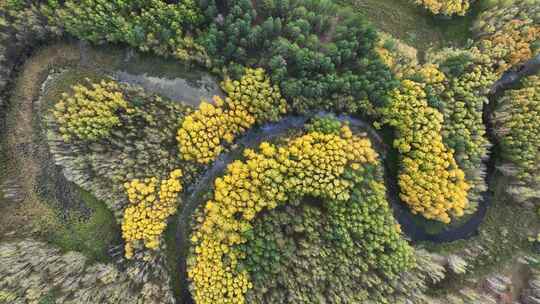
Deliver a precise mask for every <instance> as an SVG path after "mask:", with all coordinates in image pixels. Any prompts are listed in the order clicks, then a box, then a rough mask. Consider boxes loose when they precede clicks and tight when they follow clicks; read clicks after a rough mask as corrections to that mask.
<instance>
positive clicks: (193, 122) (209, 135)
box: [177, 68, 286, 164]
mask: <svg viewBox="0 0 540 304" xmlns="http://www.w3.org/2000/svg"><path fill="white" fill-rule="evenodd" d="M222 86H223V88H224V90H225V92H226V93H227V95H228V97H227V98H226V99H225V101H223V100H222V99H221V98H220V97H218V96H215V97H214V105H212V104H209V103H206V102H203V103H201V105H200V107H199V110H198V111H195V112H194V113H192V114H191V115H189V116H187V117H186V118H185V119H184V121H183V123H182V126H181V128H180V129H179V130H178V135H177V140H178V143H179V146H180V152H181V153H182V157H183V158H184V159H185V160H195V161H197V162H199V163H202V164H208V163H210V162H212V161H213V160H214V159H216V157H217V156H218V155H219V154H220V153H221V151H222V150H223V146H222V143H223V141H224V142H226V143H232V141H233V140H234V138H235V137H236V136H237V135H238V134H241V133H243V132H244V131H245V130H247V129H249V128H250V127H251V126H253V125H254V124H255V123H263V122H266V121H271V120H277V119H278V118H279V116H280V114H283V113H285V112H286V102H285V99H283V98H282V97H281V93H280V91H279V88H278V87H277V86H275V85H274V86H273V85H272V84H271V83H270V80H269V78H268V77H267V76H266V74H265V72H264V70H263V69H250V68H246V70H245V75H244V76H243V77H242V78H241V79H240V80H239V81H231V80H226V81H224V82H223V85H222Z"/></svg>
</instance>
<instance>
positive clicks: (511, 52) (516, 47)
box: [479, 19, 540, 75]
mask: <svg viewBox="0 0 540 304" xmlns="http://www.w3.org/2000/svg"><path fill="white" fill-rule="evenodd" d="M537 41H540V25H536V24H530V23H529V22H528V21H525V20H519V19H513V20H510V21H508V22H506V23H505V24H504V25H503V26H502V28H501V29H500V30H498V31H497V32H495V33H493V34H492V35H490V36H487V37H485V38H483V39H482V40H480V42H479V48H480V49H481V51H482V52H483V53H485V54H487V55H488V56H489V57H490V58H491V60H492V64H493V65H494V66H495V73H497V74H498V75H500V74H502V73H503V72H504V71H506V70H508V69H509V68H510V67H512V66H514V65H516V64H520V63H523V62H525V61H527V60H529V59H531V58H532V56H533V52H532V48H531V45H532V44H533V43H534V42H537Z"/></svg>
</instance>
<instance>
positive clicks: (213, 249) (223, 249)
mask: <svg viewBox="0 0 540 304" xmlns="http://www.w3.org/2000/svg"><path fill="white" fill-rule="evenodd" d="M244 156H245V157H246V158H247V160H246V161H245V162H241V161H236V162H234V163H232V164H230V165H229V167H228V168H227V174H226V175H225V176H224V177H223V178H218V179H216V181H215V192H214V193H215V194H214V198H213V199H212V200H209V201H208V202H207V203H206V205H205V209H204V217H201V218H199V219H198V220H199V222H200V223H199V226H198V227H197V228H196V229H195V232H194V233H193V236H192V239H191V241H192V243H193V245H194V246H195V260H193V261H192V262H193V263H191V265H190V267H189V269H188V276H189V278H190V279H191V280H192V282H194V285H195V293H194V297H195V302H196V303H199V304H210V303H212V304H216V303H245V299H244V295H245V293H246V292H247V290H248V289H249V288H252V284H251V282H250V280H249V277H248V273H247V272H246V271H245V270H238V269H237V266H238V262H239V260H241V259H243V258H245V256H238V255H239V253H235V252H237V251H234V250H231V247H232V246H236V245H239V244H242V243H244V242H245V241H246V240H245V239H244V237H243V233H244V232H246V231H247V230H249V229H251V224H250V222H251V221H252V220H253V219H254V218H255V217H256V215H257V214H258V213H260V212H261V211H263V210H265V209H266V210H271V209H274V208H276V207H277V206H278V205H279V204H284V203H286V202H287V200H288V196H289V195H290V194H293V193H294V194H300V195H301V194H305V195H313V196H322V197H326V198H330V199H337V200H343V201H345V200H348V199H349V198H350V194H349V192H350V190H351V187H352V183H351V182H350V181H348V180H346V179H344V178H342V174H343V172H344V171H345V169H346V168H347V166H351V167H352V168H353V169H354V168H357V169H358V168H359V167H360V166H361V165H362V164H365V163H372V164H375V163H377V154H376V152H375V151H374V150H373V149H372V148H371V144H370V142H369V140H367V139H363V138H358V137H354V136H353V135H352V132H351V130H350V129H349V128H348V127H346V126H344V127H343V128H342V129H341V134H324V133H319V132H311V133H308V134H306V135H304V136H301V137H298V138H296V139H293V140H291V141H290V142H289V144H288V145H287V146H286V147H276V146H274V145H271V144H269V143H262V144H261V145H260V153H257V152H255V151H253V150H250V149H247V150H245V152H244ZM240 254H241V253H240Z"/></svg>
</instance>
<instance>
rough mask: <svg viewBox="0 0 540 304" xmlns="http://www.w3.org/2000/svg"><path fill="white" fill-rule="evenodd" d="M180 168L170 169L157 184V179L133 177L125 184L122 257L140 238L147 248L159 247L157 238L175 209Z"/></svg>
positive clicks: (127, 253) (180, 187) (129, 256)
mask: <svg viewBox="0 0 540 304" xmlns="http://www.w3.org/2000/svg"><path fill="white" fill-rule="evenodd" d="M181 177H182V171H181V170H180V169H176V170H174V171H172V172H171V173H170V175H169V178H168V179H166V180H162V181H161V182H160V184H159V188H158V183H157V182H158V181H157V178H155V177H152V178H146V179H144V180H142V181H141V180H138V179H134V180H132V181H131V182H128V183H125V184H124V187H125V189H126V192H127V196H128V200H129V202H130V204H131V205H130V206H129V207H127V208H126V210H125V211H124V219H123V221H122V237H123V238H124V240H125V242H126V245H125V249H126V257H127V258H131V257H132V256H133V249H134V245H135V243H136V242H137V241H139V240H142V241H143V242H144V246H145V247H146V248H149V249H156V248H158V247H159V237H160V236H161V234H162V233H163V231H164V230H165V227H166V221H167V218H168V217H169V216H171V215H173V214H174V213H175V212H176V208H177V203H176V199H177V197H178V193H179V192H181V191H182V184H181V181H180V178H181Z"/></svg>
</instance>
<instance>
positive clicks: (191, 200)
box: [177, 54, 540, 303]
mask: <svg viewBox="0 0 540 304" xmlns="http://www.w3.org/2000/svg"><path fill="white" fill-rule="evenodd" d="M538 71H540V54H539V55H537V56H536V57H534V58H533V59H531V60H529V61H528V62H526V63H525V64H523V65H521V66H519V67H518V68H517V69H515V70H510V71H508V72H506V73H504V75H503V76H502V77H501V79H499V80H498V81H497V82H495V83H494V84H493V86H492V88H491V90H490V94H489V96H488V97H489V104H488V105H487V106H485V107H484V112H483V120H484V124H485V125H486V126H487V134H488V137H489V139H490V141H491V142H492V143H493V146H492V148H491V151H490V153H489V155H490V157H489V159H488V160H487V161H486V167H487V174H486V179H489V177H491V176H493V174H494V173H495V170H496V168H495V159H496V157H494V156H493V151H494V150H496V148H497V140H496V137H495V136H494V134H493V132H492V123H491V113H492V110H493V108H494V107H495V104H496V100H497V97H498V96H500V95H501V94H502V93H503V92H504V90H506V89H508V88H511V87H513V86H515V85H516V84H517V83H519V81H520V80H521V78H523V77H526V76H529V75H533V74H536V73H537V72H538ZM329 114H330V113H326V112H319V113H316V115H329ZM312 116H313V115H310V116H286V117H284V118H283V119H282V120H280V121H279V122H276V123H268V124H265V125H262V126H260V127H257V128H253V129H251V130H249V131H248V132H247V133H246V134H245V135H244V136H242V137H241V138H240V139H238V140H237V141H236V144H235V148H234V149H231V151H230V152H228V153H225V154H222V155H220V156H219V157H218V159H217V160H216V161H214V162H213V163H212V165H211V166H210V167H209V168H208V169H207V170H206V172H205V174H204V175H202V176H201V177H200V178H199V179H198V180H197V181H196V182H195V183H194V184H193V185H191V186H189V187H188V188H187V189H186V191H184V197H183V204H184V205H183V208H182V211H181V212H180V213H179V215H178V222H179V225H178V228H177V242H178V246H179V247H178V248H180V252H179V254H180V256H181V257H180V259H179V260H180V265H179V268H180V273H181V274H182V278H181V281H182V282H181V283H182V286H184V290H183V298H184V300H185V302H187V303H189V299H191V297H190V295H189V290H187V286H188V285H189V284H188V282H187V278H186V277H185V276H186V270H187V265H186V257H187V254H188V250H189V247H188V246H189V241H188V232H189V230H190V227H189V224H190V221H191V215H192V214H193V212H194V211H195V210H196V209H197V207H198V206H200V205H201V204H202V203H204V194H205V193H206V192H207V191H208V189H209V185H211V183H213V181H214V179H215V178H216V177H218V176H221V175H223V174H224V172H225V170H226V168H227V165H228V164H230V163H231V162H233V161H234V160H236V159H238V158H239V155H240V154H241V150H243V149H245V148H255V147H257V146H258V144H260V143H261V142H263V141H271V140H272V139H275V138H279V137H282V136H284V135H286V134H287V133H289V132H291V130H301V129H302V128H303V127H304V124H305V123H306V122H307V121H308V120H309V119H310V117H312ZM338 119H339V120H340V121H346V122H348V123H349V125H350V126H351V129H353V131H354V132H355V133H357V134H358V133H365V134H366V135H367V137H368V138H369V139H370V140H371V143H372V145H373V146H374V148H375V149H376V150H377V152H378V154H379V157H380V158H381V159H382V160H383V163H384V178H385V184H386V189H387V199H388V201H389V203H390V204H391V206H392V209H393V212H394V216H395V218H396V220H397V221H398V222H399V224H400V225H401V227H402V230H403V232H404V233H405V235H406V236H407V237H408V238H409V239H410V240H411V241H412V242H424V241H427V242H434V243H444V242H453V241H456V240H460V239H466V238H470V237H472V236H474V235H476V234H477V233H478V227H479V225H480V224H481V223H482V221H483V219H484V217H485V215H486V212H487V209H488V207H489V204H490V198H491V196H492V193H491V190H490V189H489V188H488V190H487V191H485V192H484V193H482V200H481V201H480V203H479V206H478V208H477V210H476V211H475V212H474V214H472V215H471V216H470V217H469V219H468V220H467V221H465V222H464V223H462V224H461V225H459V226H457V227H453V228H450V229H447V230H444V231H441V232H439V233H430V232H428V231H427V230H426V228H425V227H423V226H420V225H418V223H417V222H416V221H415V216H414V215H413V214H412V213H411V212H410V210H409V208H408V207H407V206H406V205H405V204H404V203H403V202H402V201H401V199H400V198H399V187H398V182H397V176H395V174H394V175H392V174H389V171H390V169H389V166H390V164H389V162H388V161H387V160H386V159H385V156H386V155H388V152H389V151H390V149H393V148H392V147H388V145H386V144H385V143H384V142H383V140H382V137H381V135H380V134H379V133H378V132H377V131H375V130H374V129H373V128H372V127H371V124H369V123H367V122H365V121H363V120H361V119H360V118H357V117H352V116H347V115H341V116H338ZM486 182H487V183H488V185H489V180H487V181H486Z"/></svg>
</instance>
